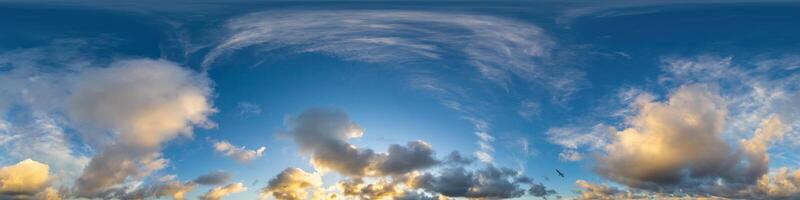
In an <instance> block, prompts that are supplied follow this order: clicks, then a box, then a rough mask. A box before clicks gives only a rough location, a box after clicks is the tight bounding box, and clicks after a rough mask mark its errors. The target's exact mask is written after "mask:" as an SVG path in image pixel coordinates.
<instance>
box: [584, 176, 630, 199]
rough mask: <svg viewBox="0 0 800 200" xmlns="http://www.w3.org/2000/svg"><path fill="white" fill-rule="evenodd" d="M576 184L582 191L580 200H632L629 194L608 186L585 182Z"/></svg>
mask: <svg viewBox="0 0 800 200" xmlns="http://www.w3.org/2000/svg"><path fill="white" fill-rule="evenodd" d="M575 184H576V185H578V187H579V188H580V189H581V190H580V191H578V192H579V194H578V198H579V199H603V200H611V199H631V196H630V195H628V193H626V192H624V191H622V190H620V189H617V188H616V187H612V186H608V185H606V184H604V185H598V184H594V183H589V182H587V181H584V180H577V181H575Z"/></svg>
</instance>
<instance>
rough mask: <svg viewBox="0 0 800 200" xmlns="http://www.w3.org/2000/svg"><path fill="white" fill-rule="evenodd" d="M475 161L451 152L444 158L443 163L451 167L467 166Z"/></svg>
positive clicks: (456, 152)
mask: <svg viewBox="0 0 800 200" xmlns="http://www.w3.org/2000/svg"><path fill="white" fill-rule="evenodd" d="M474 161H475V160H474V159H472V158H469V157H464V156H462V155H461V153H459V152H458V151H452V152H450V154H447V156H446V157H445V158H444V161H443V163H445V164H451V165H469V164H472V162H474Z"/></svg>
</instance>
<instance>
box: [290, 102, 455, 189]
mask: <svg viewBox="0 0 800 200" xmlns="http://www.w3.org/2000/svg"><path fill="white" fill-rule="evenodd" d="M287 125H288V126H289V130H288V131H287V132H286V133H284V134H285V135H287V136H289V137H291V138H292V139H293V140H294V141H295V142H296V143H297V144H298V146H299V148H300V151H301V152H302V153H305V154H308V155H310V156H311V163H312V164H313V165H314V166H315V167H316V168H317V169H318V170H321V171H326V170H331V171H335V172H338V173H341V174H343V175H348V176H377V175H392V174H403V173H406V172H410V171H413V170H419V169H425V168H428V167H431V166H434V165H436V164H437V163H438V162H439V161H438V160H436V158H434V152H433V149H432V148H431V146H430V145H429V144H427V143H425V142H422V141H413V142H409V143H408V144H406V145H405V146H403V145H392V146H390V147H389V152H388V153H376V152H374V151H373V150H371V149H359V148H357V147H356V146H354V145H352V144H350V143H348V142H347V140H348V139H351V138H357V137H361V135H362V134H363V130H362V129H361V128H360V127H359V126H358V125H357V124H356V123H354V122H352V121H350V119H349V117H348V116H347V114H345V113H344V112H342V111H339V110H327V109H311V110H307V111H305V112H303V113H301V114H299V115H298V116H296V117H294V118H291V119H289V120H288V121H287Z"/></svg>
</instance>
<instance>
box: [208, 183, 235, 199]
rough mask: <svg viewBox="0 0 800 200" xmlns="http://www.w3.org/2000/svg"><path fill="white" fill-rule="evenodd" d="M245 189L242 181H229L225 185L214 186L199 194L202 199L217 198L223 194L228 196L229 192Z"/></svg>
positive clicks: (220, 197)
mask: <svg viewBox="0 0 800 200" xmlns="http://www.w3.org/2000/svg"><path fill="white" fill-rule="evenodd" d="M244 191H247V187H244V184H242V183H231V184H228V185H226V186H220V187H215V188H212V189H211V190H209V191H208V192H206V193H205V194H203V196H200V199H202V200H219V199H222V197H224V196H228V195H230V194H234V193H239V192H244Z"/></svg>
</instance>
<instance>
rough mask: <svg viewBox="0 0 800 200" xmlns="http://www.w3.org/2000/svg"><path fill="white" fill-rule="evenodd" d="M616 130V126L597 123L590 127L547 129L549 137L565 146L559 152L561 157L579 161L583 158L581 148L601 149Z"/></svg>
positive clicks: (550, 139) (555, 142)
mask: <svg viewBox="0 0 800 200" xmlns="http://www.w3.org/2000/svg"><path fill="white" fill-rule="evenodd" d="M614 132H616V130H615V129H614V127H611V126H608V125H605V124H596V125H594V126H592V127H590V128H584V127H555V128H550V129H548V130H547V139H548V140H549V141H550V142H552V143H554V144H557V145H560V146H562V147H564V148H565V149H564V150H563V151H561V153H559V154H558V157H559V159H561V160H562V161H579V160H582V159H583V154H582V153H581V152H579V150H580V149H582V148H587V149H589V150H596V149H601V148H602V147H603V146H605V145H606V144H607V143H608V142H609V140H610V137H611V136H612V133H614Z"/></svg>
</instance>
